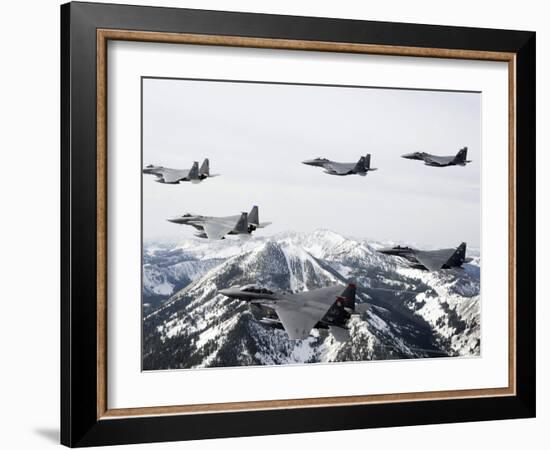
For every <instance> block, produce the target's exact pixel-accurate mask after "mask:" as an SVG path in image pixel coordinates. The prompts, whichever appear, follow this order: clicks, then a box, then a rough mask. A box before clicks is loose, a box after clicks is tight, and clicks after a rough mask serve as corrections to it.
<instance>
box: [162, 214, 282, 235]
mask: <svg viewBox="0 0 550 450" xmlns="http://www.w3.org/2000/svg"><path fill="white" fill-rule="evenodd" d="M167 220H168V222H172V223H177V224H180V225H191V226H192V227H194V228H196V229H197V230H198V231H197V233H195V236H196V237H199V238H204V239H225V236H226V235H235V234H241V235H249V234H251V233H252V232H253V231H255V230H256V229H258V228H264V227H266V226H268V225H269V224H270V223H271V222H260V219H259V211H258V207H257V206H253V207H252V210H251V211H250V213H246V212H243V213H241V214H240V215H235V216H227V217H210V216H200V215H197V214H191V213H186V214H183V215H182V216H179V217H174V218H171V219H167Z"/></svg>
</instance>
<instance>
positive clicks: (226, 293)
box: [218, 289, 232, 297]
mask: <svg viewBox="0 0 550 450" xmlns="http://www.w3.org/2000/svg"><path fill="white" fill-rule="evenodd" d="M231 291H232V290H231V289H220V290H219V291H218V293H220V294H222V295H225V296H226V297H229V296H230V294H231Z"/></svg>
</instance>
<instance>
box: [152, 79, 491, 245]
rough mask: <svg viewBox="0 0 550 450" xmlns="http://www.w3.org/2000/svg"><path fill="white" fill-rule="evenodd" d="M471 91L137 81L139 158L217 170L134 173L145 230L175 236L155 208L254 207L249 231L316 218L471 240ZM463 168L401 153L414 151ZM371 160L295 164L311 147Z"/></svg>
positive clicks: (338, 225) (315, 152) (396, 237)
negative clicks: (367, 168) (336, 166)
mask: <svg viewBox="0 0 550 450" xmlns="http://www.w3.org/2000/svg"><path fill="white" fill-rule="evenodd" d="M480 109H481V94H479V93H464V92H435V91H414V90H396V89H372V88H345V87H331V86H297V85H278V84H257V83H233V82H215V81H191V80H164V79H149V78H147V79H144V80H143V165H144V166H145V165H147V164H158V165H163V166H165V167H171V168H178V169H180V168H181V169H183V168H190V167H191V165H192V163H193V161H199V162H202V160H203V159H204V158H205V157H208V158H210V171H211V172H212V173H219V174H221V176H219V177H216V178H212V179H207V180H205V181H203V182H202V183H200V184H196V185H195V184H191V183H182V184H179V185H164V184H160V183H156V182H155V181H154V177H153V176H149V175H144V176H143V214H144V217H143V236H144V239H145V240H154V239H159V238H162V239H166V238H170V239H171V238H176V239H177V238H186V237H191V236H192V235H193V231H194V229H193V228H191V227H187V226H182V225H176V224H173V223H170V222H167V221H166V218H169V217H174V216H177V215H181V214H183V213H185V212H192V213H195V214H203V215H221V216H223V215H232V214H239V213H240V212H241V211H249V210H250V208H251V207H252V205H255V204H256V205H258V206H259V208H260V220H262V221H271V222H273V224H272V225H271V226H269V227H268V228H266V229H263V230H258V231H256V233H258V234H261V235H270V234H274V233H278V232H280V231H287V230H295V231H313V230H315V229H319V228H324V229H330V230H333V231H335V232H338V233H341V234H343V235H347V236H353V237H360V238H371V239H375V240H383V241H385V240H392V241H401V242H413V243H417V244H422V245H426V246H455V245H458V244H459V243H460V242H462V241H466V242H468V244H469V245H470V246H474V247H477V246H479V241H480V198H481V197H480V163H481V154H480V151H481V149H480V145H481V119H480V117H481V113H480ZM464 146H467V147H468V159H471V160H473V162H472V163H471V164H469V165H467V166H466V167H456V166H455V167H446V168H435V167H428V166H425V165H424V164H423V163H422V162H421V161H412V160H406V159H403V158H400V155H402V154H403V153H409V152H413V151H425V152H428V153H433V154H436V155H454V154H456V152H457V151H458V150H459V149H460V148H461V147H464ZM366 153H371V154H372V157H371V166H372V167H377V168H378V170H377V171H375V172H370V173H369V174H368V175H367V176H366V177H359V176H346V177H338V176H331V175H327V174H324V173H323V171H322V169H321V168H315V167H310V166H306V165H303V164H301V161H303V160H305V159H311V158H314V157H318V156H322V157H326V158H328V159H331V160H334V161H341V162H356V161H357V160H358V159H359V157H360V156H361V155H365V154H366Z"/></svg>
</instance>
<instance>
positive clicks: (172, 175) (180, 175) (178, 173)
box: [161, 169, 189, 183]
mask: <svg viewBox="0 0 550 450" xmlns="http://www.w3.org/2000/svg"><path fill="white" fill-rule="evenodd" d="M187 175H189V171H188V170H170V169H165V170H164V171H163V172H162V175H161V176H162V178H163V179H164V182H165V183H177V182H178V181H180V180H183V179H184V178H187Z"/></svg>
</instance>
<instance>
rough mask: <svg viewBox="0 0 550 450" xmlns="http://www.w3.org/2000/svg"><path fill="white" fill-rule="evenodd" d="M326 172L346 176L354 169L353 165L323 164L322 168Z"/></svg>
mask: <svg viewBox="0 0 550 450" xmlns="http://www.w3.org/2000/svg"><path fill="white" fill-rule="evenodd" d="M323 167H324V168H325V169H326V170H327V171H328V172H333V173H335V174H337V175H346V174H347V173H349V172H351V171H352V170H353V168H354V167H355V164H346V163H335V162H330V163H325V164H324V166H323Z"/></svg>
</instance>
